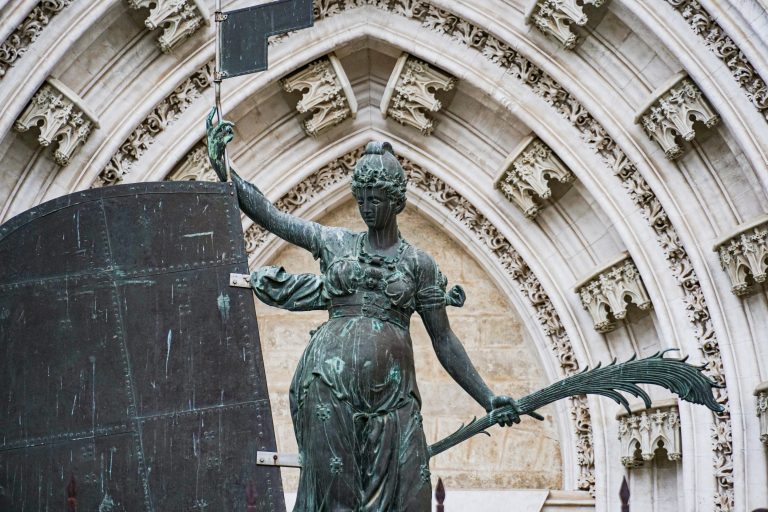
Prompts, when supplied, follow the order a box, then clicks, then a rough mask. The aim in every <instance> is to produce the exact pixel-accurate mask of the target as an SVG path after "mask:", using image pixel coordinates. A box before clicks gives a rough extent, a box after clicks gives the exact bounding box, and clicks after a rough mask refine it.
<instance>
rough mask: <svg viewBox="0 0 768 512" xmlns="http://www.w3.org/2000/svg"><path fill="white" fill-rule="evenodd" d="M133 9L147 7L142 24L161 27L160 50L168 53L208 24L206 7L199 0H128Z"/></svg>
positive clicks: (148, 26) (149, 27) (153, 27)
mask: <svg viewBox="0 0 768 512" xmlns="http://www.w3.org/2000/svg"><path fill="white" fill-rule="evenodd" d="M128 5H130V6H131V8H133V9H149V16H147V18H146V19H145V20H144V25H146V26H147V28H148V29H149V30H155V29H157V28H162V29H163V33H162V34H160V37H159V38H158V44H159V46H160V50H162V52H163V53H170V52H171V51H173V49H174V48H176V47H177V46H179V45H180V44H181V43H183V42H184V41H185V40H187V39H188V38H189V37H190V36H192V34H194V33H195V31H196V30H197V29H199V28H200V27H202V26H203V25H209V24H210V20H209V19H208V18H209V14H208V9H207V8H206V7H205V4H204V3H203V2H201V1H200V0H128Z"/></svg>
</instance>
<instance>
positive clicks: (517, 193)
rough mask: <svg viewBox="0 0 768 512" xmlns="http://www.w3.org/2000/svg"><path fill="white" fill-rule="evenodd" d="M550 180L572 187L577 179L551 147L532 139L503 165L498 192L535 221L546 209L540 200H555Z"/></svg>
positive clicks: (524, 140) (497, 183)
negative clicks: (551, 198)
mask: <svg viewBox="0 0 768 512" xmlns="http://www.w3.org/2000/svg"><path fill="white" fill-rule="evenodd" d="M551 180H557V181H559V182H560V183H571V182H572V181H573V180H574V176H573V173H572V172H571V171H570V169H568V168H567V167H566V166H565V164H564V163H563V162H562V161H561V160H560V159H559V158H558V157H557V155H556V154H555V153H554V151H552V150H551V149H550V148H549V146H547V145H546V144H544V143H543V142H542V141H541V140H540V139H539V138H538V137H535V136H533V135H530V136H528V137H526V138H525V139H523V141H522V142H521V143H520V144H519V145H518V147H517V149H516V150H515V151H513V152H512V154H510V155H509V157H507V159H506V160H505V161H504V164H503V165H502V167H501V173H500V174H499V177H498V178H496V188H497V189H499V190H501V192H502V193H503V194H504V196H505V197H506V198H507V199H509V200H510V201H512V202H513V203H514V204H515V205H517V206H518V207H519V208H520V209H521V210H522V211H523V213H524V214H525V216H526V217H528V218H529V219H533V218H534V217H536V215H537V214H538V213H539V211H540V210H541V209H542V207H543V205H542V204H541V200H545V199H549V198H550V197H552V190H551V188H550V186H549V182H550V181H551Z"/></svg>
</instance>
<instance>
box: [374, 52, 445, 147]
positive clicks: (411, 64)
mask: <svg viewBox="0 0 768 512" xmlns="http://www.w3.org/2000/svg"><path fill="white" fill-rule="evenodd" d="M455 85H456V79H455V78H454V77H452V76H451V75H449V74H447V73H445V72H443V71H441V70H439V69H437V68H435V67H433V66H431V65H429V64H427V63H426V62H424V61H422V60H419V59H417V58H416V57H413V56H412V55H408V54H407V53H403V54H402V55H401V56H400V58H399V59H397V63H396V64H395V69H394V70H392V74H391V75H390V77H389V82H387V88H386V89H385V90H384V96H383V98H382V99H381V113H382V114H383V115H384V117H387V116H389V117H391V118H392V119H395V120H396V121H397V122H399V123H400V124H404V125H408V126H413V127H414V128H416V129H417V130H419V131H420V132H421V133H422V134H423V135H430V134H431V133H432V131H433V130H434V129H435V122H434V120H433V119H431V118H430V117H429V116H427V112H437V111H439V110H440V109H441V108H442V107H443V104H442V103H441V102H440V100H438V99H437V97H436V96H435V92H436V91H438V90H441V91H450V90H451V89H453V88H454V86H455Z"/></svg>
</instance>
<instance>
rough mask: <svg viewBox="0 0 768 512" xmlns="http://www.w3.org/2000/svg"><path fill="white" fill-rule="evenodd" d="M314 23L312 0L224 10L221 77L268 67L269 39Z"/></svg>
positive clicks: (284, 0)
mask: <svg viewBox="0 0 768 512" xmlns="http://www.w3.org/2000/svg"><path fill="white" fill-rule="evenodd" d="M313 22H314V16H313V14H312V0H279V1H277V2H271V3H268V4H262V5H257V6H254V7H247V8H245V9H238V10H235V11H228V12H224V13H222V16H221V39H220V40H219V50H218V51H219V52H220V59H221V60H220V63H221V69H220V71H221V78H232V77H234V76H239V75H245V74H248V73H254V72H256V71H263V70H265V69H267V38H268V37H269V36H273V35H277V34H282V33H284V32H289V31H291V30H298V29H301V28H306V27H310V26H312V24H313Z"/></svg>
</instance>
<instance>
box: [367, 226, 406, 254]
mask: <svg viewBox="0 0 768 512" xmlns="http://www.w3.org/2000/svg"><path fill="white" fill-rule="evenodd" d="M397 233H398V230H397V221H396V220H395V219H392V222H390V223H389V224H387V225H386V226H384V227H382V228H378V229H377V228H368V245H370V246H371V250H373V251H374V252H375V253H378V254H384V255H389V253H390V252H396V251H397V249H398V240H399V238H398V236H397Z"/></svg>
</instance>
